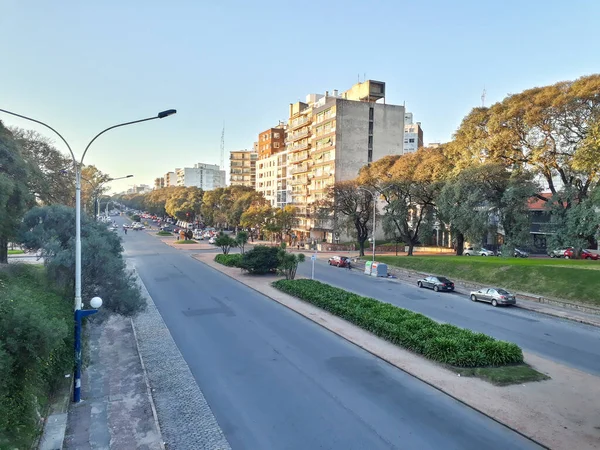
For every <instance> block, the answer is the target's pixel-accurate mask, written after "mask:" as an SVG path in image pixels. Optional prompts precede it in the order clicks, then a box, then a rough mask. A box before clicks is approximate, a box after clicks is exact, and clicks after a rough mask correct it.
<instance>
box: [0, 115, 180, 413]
mask: <svg viewBox="0 0 600 450" xmlns="http://www.w3.org/2000/svg"><path fill="white" fill-rule="evenodd" d="M0 112H4V113H6V114H10V115H12V116H15V117H20V118H21V119H25V120H29V121H31V122H35V123H37V124H40V125H42V126H44V127H46V128H48V129H49V130H51V131H53V132H54V133H56V135H57V136H58V137H59V138H60V139H61V140H62V141H63V142H64V144H65V145H66V146H67V148H68V149H69V153H70V154H71V158H72V160H73V167H74V169H75V306H74V311H75V312H74V316H75V339H76V342H75V365H76V367H78V365H79V366H80V365H81V342H80V341H79V342H77V339H80V338H81V334H80V333H79V334H78V332H77V323H78V321H79V323H80V322H81V318H83V317H84V316H85V315H88V314H84V315H83V316H82V315H81V314H82V313H79V312H78V311H81V168H82V166H83V160H84V158H85V155H86V154H87V152H88V150H89V148H90V146H91V145H92V144H93V143H94V141H95V140H96V139H98V138H99V137H100V136H101V135H103V134H104V133H106V132H107V131H109V130H112V129H114V128H119V127H124V126H127V125H133V124H136V123H141V122H147V121H149V120H155V119H163V118H165V117H168V116H171V115H173V114H176V113H177V110H175V109H168V110H166V111H161V112H159V113H158V114H157V115H156V116H153V117H147V118H145V119H139V120H134V121H131V122H124V123H119V124H117V125H113V126H112V127H108V128H106V129H104V130H102V131H101V132H100V133H98V134H97V135H96V136H94V138H93V139H92V140H91V141H90V142H89V144H88V145H87V146H86V147H85V150H84V151H83V155H82V156H81V160H79V161H77V158H76V157H75V153H73V150H72V149H71V146H70V145H69V143H68V142H67V141H66V139H65V138H64V137H63V136H62V135H61V134H60V133H59V132H58V131H56V130H55V129H54V128H52V127H51V126H50V125H48V124H46V123H44V122H41V121H39V120H37V119H33V118H31V117H27V116H24V115H21V114H17V113H14V112H11V111H7V110H5V109H0ZM79 375H80V374H79ZM73 382H74V389H73V401H74V402H75V403H78V402H79V401H80V400H81V377H80V376H78V374H77V371H76V373H75V379H74V380H73Z"/></svg>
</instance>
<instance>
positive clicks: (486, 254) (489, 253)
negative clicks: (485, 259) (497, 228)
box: [479, 248, 496, 256]
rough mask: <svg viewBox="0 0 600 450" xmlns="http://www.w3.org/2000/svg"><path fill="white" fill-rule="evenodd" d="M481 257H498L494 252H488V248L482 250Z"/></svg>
mask: <svg viewBox="0 0 600 450" xmlns="http://www.w3.org/2000/svg"><path fill="white" fill-rule="evenodd" d="M479 254H480V255H481V256H496V253H494V252H493V251H492V250H488V249H487V248H482V249H481V250H480V252H479Z"/></svg>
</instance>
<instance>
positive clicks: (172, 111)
mask: <svg viewBox="0 0 600 450" xmlns="http://www.w3.org/2000/svg"><path fill="white" fill-rule="evenodd" d="M173 114H177V110H176V109H167V110H166V111H161V112H159V113H158V118H159V119H164V118H165V117H169V116H172V115H173Z"/></svg>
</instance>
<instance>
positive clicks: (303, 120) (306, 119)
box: [288, 118, 312, 131]
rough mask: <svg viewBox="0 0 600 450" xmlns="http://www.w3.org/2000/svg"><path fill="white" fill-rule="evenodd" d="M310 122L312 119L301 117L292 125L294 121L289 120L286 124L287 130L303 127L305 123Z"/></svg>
mask: <svg viewBox="0 0 600 450" xmlns="http://www.w3.org/2000/svg"><path fill="white" fill-rule="evenodd" d="M311 122H312V119H309V118H305V119H302V120H298V121H297V122H296V124H295V125H294V124H293V123H294V121H293V120H290V121H289V124H288V131H292V130H296V129H298V128H300V127H304V126H306V125H307V124H310V123H311Z"/></svg>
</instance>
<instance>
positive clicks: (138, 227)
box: [131, 222, 146, 231]
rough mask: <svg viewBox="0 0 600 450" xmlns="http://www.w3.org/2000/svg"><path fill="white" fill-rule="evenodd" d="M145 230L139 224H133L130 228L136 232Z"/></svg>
mask: <svg viewBox="0 0 600 450" xmlns="http://www.w3.org/2000/svg"><path fill="white" fill-rule="evenodd" d="M145 228H146V227H145V226H144V225H142V224H141V223H139V222H136V223H134V224H133V226H132V227H131V229H132V230H136V231H139V230H144V229H145Z"/></svg>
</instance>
